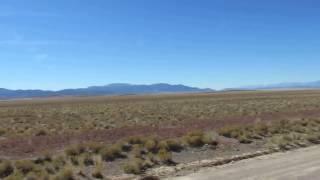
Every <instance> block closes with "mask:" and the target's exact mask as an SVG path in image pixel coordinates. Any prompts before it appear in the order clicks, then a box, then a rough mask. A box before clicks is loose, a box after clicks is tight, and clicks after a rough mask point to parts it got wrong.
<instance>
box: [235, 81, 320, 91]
mask: <svg viewBox="0 0 320 180" xmlns="http://www.w3.org/2000/svg"><path fill="white" fill-rule="evenodd" d="M319 88H320V81H313V82H292V83H279V84H270V85H258V86H246V87H241V88H234V89H238V90H263V89H266V90H268V89H279V90H281V89H319Z"/></svg>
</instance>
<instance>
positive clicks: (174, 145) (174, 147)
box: [161, 139, 183, 152]
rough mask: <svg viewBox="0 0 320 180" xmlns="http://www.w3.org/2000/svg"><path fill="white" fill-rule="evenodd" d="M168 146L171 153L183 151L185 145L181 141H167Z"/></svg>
mask: <svg viewBox="0 0 320 180" xmlns="http://www.w3.org/2000/svg"><path fill="white" fill-rule="evenodd" d="M166 146H167V148H168V150H169V151H173V152H180V151H181V150H182V149H183V145H182V143H181V142H180V141H178V140H174V139H169V140H167V141H166ZM161 149H164V148H161Z"/></svg>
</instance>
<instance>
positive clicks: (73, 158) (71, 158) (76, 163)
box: [70, 156, 80, 166]
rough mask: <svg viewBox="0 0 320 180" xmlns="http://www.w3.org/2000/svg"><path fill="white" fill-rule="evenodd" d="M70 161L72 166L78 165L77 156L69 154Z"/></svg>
mask: <svg viewBox="0 0 320 180" xmlns="http://www.w3.org/2000/svg"><path fill="white" fill-rule="evenodd" d="M70 162H71V164H72V165H74V166H79V165H80V163H79V159H78V157H77V156H70Z"/></svg>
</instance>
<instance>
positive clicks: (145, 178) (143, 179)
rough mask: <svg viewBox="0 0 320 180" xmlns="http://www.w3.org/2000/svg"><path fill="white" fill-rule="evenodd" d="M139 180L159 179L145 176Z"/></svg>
mask: <svg viewBox="0 0 320 180" xmlns="http://www.w3.org/2000/svg"><path fill="white" fill-rule="evenodd" d="M140 180H160V178H159V177H156V176H145V177H142V178H141V179H140Z"/></svg>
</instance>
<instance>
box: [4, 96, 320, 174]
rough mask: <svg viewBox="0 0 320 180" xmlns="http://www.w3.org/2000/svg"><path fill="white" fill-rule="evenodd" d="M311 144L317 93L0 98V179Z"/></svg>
mask: <svg viewBox="0 0 320 180" xmlns="http://www.w3.org/2000/svg"><path fill="white" fill-rule="evenodd" d="M318 143H320V91H318V90H300V91H251V92H249V91H248V92H244V91H243V92H242V91H241V92H240V91H239V92H223V93H222V92H219V93H202V94H167V95H144V96H113V97H111V96H109V97H108V96H104V97H57V98H46V99H32V100H14V101H0V158H1V159H0V179H24V178H28V179H39V178H40V179H58V180H59V179H107V178H110V177H111V176H116V175H121V174H124V173H126V174H143V173H144V172H146V171H148V170H149V169H151V168H154V167H159V166H174V165H176V164H179V163H188V162H192V161H196V160H202V159H212V158H215V157H227V156H230V155H235V154H240V153H243V152H253V151H256V150H260V149H265V148H275V149H280V150H290V149H294V148H298V147H306V146H310V145H312V144H318Z"/></svg>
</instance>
